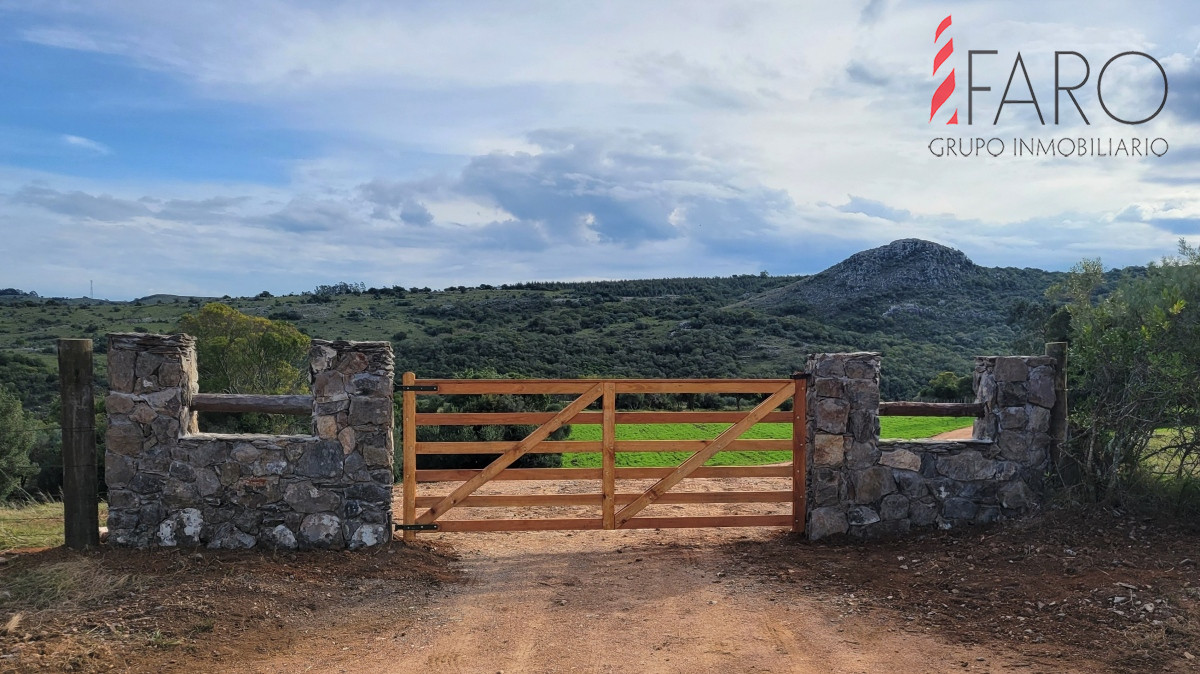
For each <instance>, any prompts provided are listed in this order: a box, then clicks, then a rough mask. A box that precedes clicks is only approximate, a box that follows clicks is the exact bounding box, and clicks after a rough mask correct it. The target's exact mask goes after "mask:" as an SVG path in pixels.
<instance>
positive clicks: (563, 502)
mask: <svg viewBox="0 0 1200 674" xmlns="http://www.w3.org/2000/svg"><path fill="white" fill-rule="evenodd" d="M641 495H642V494H641V492H638V493H636V494H634V493H629V494H613V502H614V503H617V504H619V505H624V504H626V503H633V502H634V501H635V500H637V498H638V497H639V496H641ZM604 497H605V494H489V495H485V496H480V495H477V494H476V495H471V496H468V497H467V498H465V499H463V501H462V503H459V504H458V506H457V507H459V508H516V507H549V506H595V505H602V504H603V501H604ZM439 500H441V497H440V496H418V497H417V507H418V508H427V507H429V506H432V505H436V504H437V502H438V501H439ZM791 500H792V491H791V490H790V489H789V490H786V491H780V490H774V491H669V492H667V493H665V494H663V495H662V498H660V499H659V500H658V503H659V504H672V505H685V504H693V503H790V502H791Z"/></svg>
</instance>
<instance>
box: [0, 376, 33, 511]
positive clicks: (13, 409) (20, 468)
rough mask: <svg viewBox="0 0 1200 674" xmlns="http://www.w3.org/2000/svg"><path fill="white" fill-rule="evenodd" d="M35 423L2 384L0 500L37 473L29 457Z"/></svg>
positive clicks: (0, 389) (0, 395)
mask: <svg viewBox="0 0 1200 674" xmlns="http://www.w3.org/2000/svg"><path fill="white" fill-rule="evenodd" d="M35 431H36V429H35V427H34V425H33V424H32V423H30V419H29V418H28V417H27V416H26V414H25V410H24V409H22V408H21V401H20V400H19V399H18V398H17V396H15V395H13V394H12V393H9V392H8V390H6V389H5V388H3V387H0V500H3V499H7V498H8V497H9V496H10V495H11V494H12V493H13V491H15V490H16V489H18V488H19V487H20V486H21V483H22V482H24V481H25V478H26V477H28V476H29V475H32V474H33V473H35V472H37V466H36V465H35V464H34V463H32V462H31V461H30V460H29V450H30V448H32V447H33V440H34V432H35Z"/></svg>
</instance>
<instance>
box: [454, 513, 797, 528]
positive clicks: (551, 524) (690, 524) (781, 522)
mask: <svg viewBox="0 0 1200 674" xmlns="http://www.w3.org/2000/svg"><path fill="white" fill-rule="evenodd" d="M791 519H792V516H791V515H719V516H710V517H635V518H633V519H631V520H629V521H628V522H626V523H625V524H624V525H623V526H622V527H621V528H622V529H688V528H700V527H786V526H789V524H790V523H791ZM437 525H438V531H579V530H590V529H600V528H602V527H603V522H602V521H601V520H599V519H586V518H582V517H577V518H576V517H570V518H560V519H549V518H546V519H514V520H440V521H439V522H438V523H437Z"/></svg>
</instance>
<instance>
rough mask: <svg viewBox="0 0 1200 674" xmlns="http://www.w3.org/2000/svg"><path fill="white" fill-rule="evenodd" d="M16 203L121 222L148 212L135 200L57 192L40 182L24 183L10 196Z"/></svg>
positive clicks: (85, 218) (69, 214)
mask: <svg viewBox="0 0 1200 674" xmlns="http://www.w3.org/2000/svg"><path fill="white" fill-rule="evenodd" d="M11 201H12V202H14V203H17V204H27V205H33V206H40V207H42V208H44V209H46V210H48V211H51V212H54V213H59V214H61V215H67V216H70V217H72V218H79V219H84V220H97V221H101V222H120V221H123V220H129V219H131V218H136V217H139V216H145V215H150V213H151V212H150V209H148V208H146V206H145V205H143V204H140V203H138V202H136V201H130V200H127V199H119V198H117V197H113V196H111V195H108V194H100V195H92V194H88V193H86V192H81V191H74V192H60V191H58V190H54V189H51V188H49V187H44V186H41V185H27V186H25V187H22V188H21V189H20V190H18V191H17V192H16V193H15V194H13V196H12V197H11Z"/></svg>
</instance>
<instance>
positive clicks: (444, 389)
mask: <svg viewBox="0 0 1200 674" xmlns="http://www.w3.org/2000/svg"><path fill="white" fill-rule="evenodd" d="M603 381H611V382H613V384H614V385H615V387H616V392H617V393H618V394H620V393H774V392H776V391H778V390H779V388H780V387H781V386H786V385H787V384H790V383H791V381H792V380H791V379H537V380H528V379H418V380H416V385H417V386H436V387H437V390H436V391H422V390H418V391H416V393H417V394H418V395H431V394H438V395H478V394H482V393H501V394H552V393H564V394H566V393H574V394H580V393H583V392H584V391H587V390H589V389H591V388H592V387H593V386H595V385H596V384H598V383H600V382H603Z"/></svg>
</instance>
